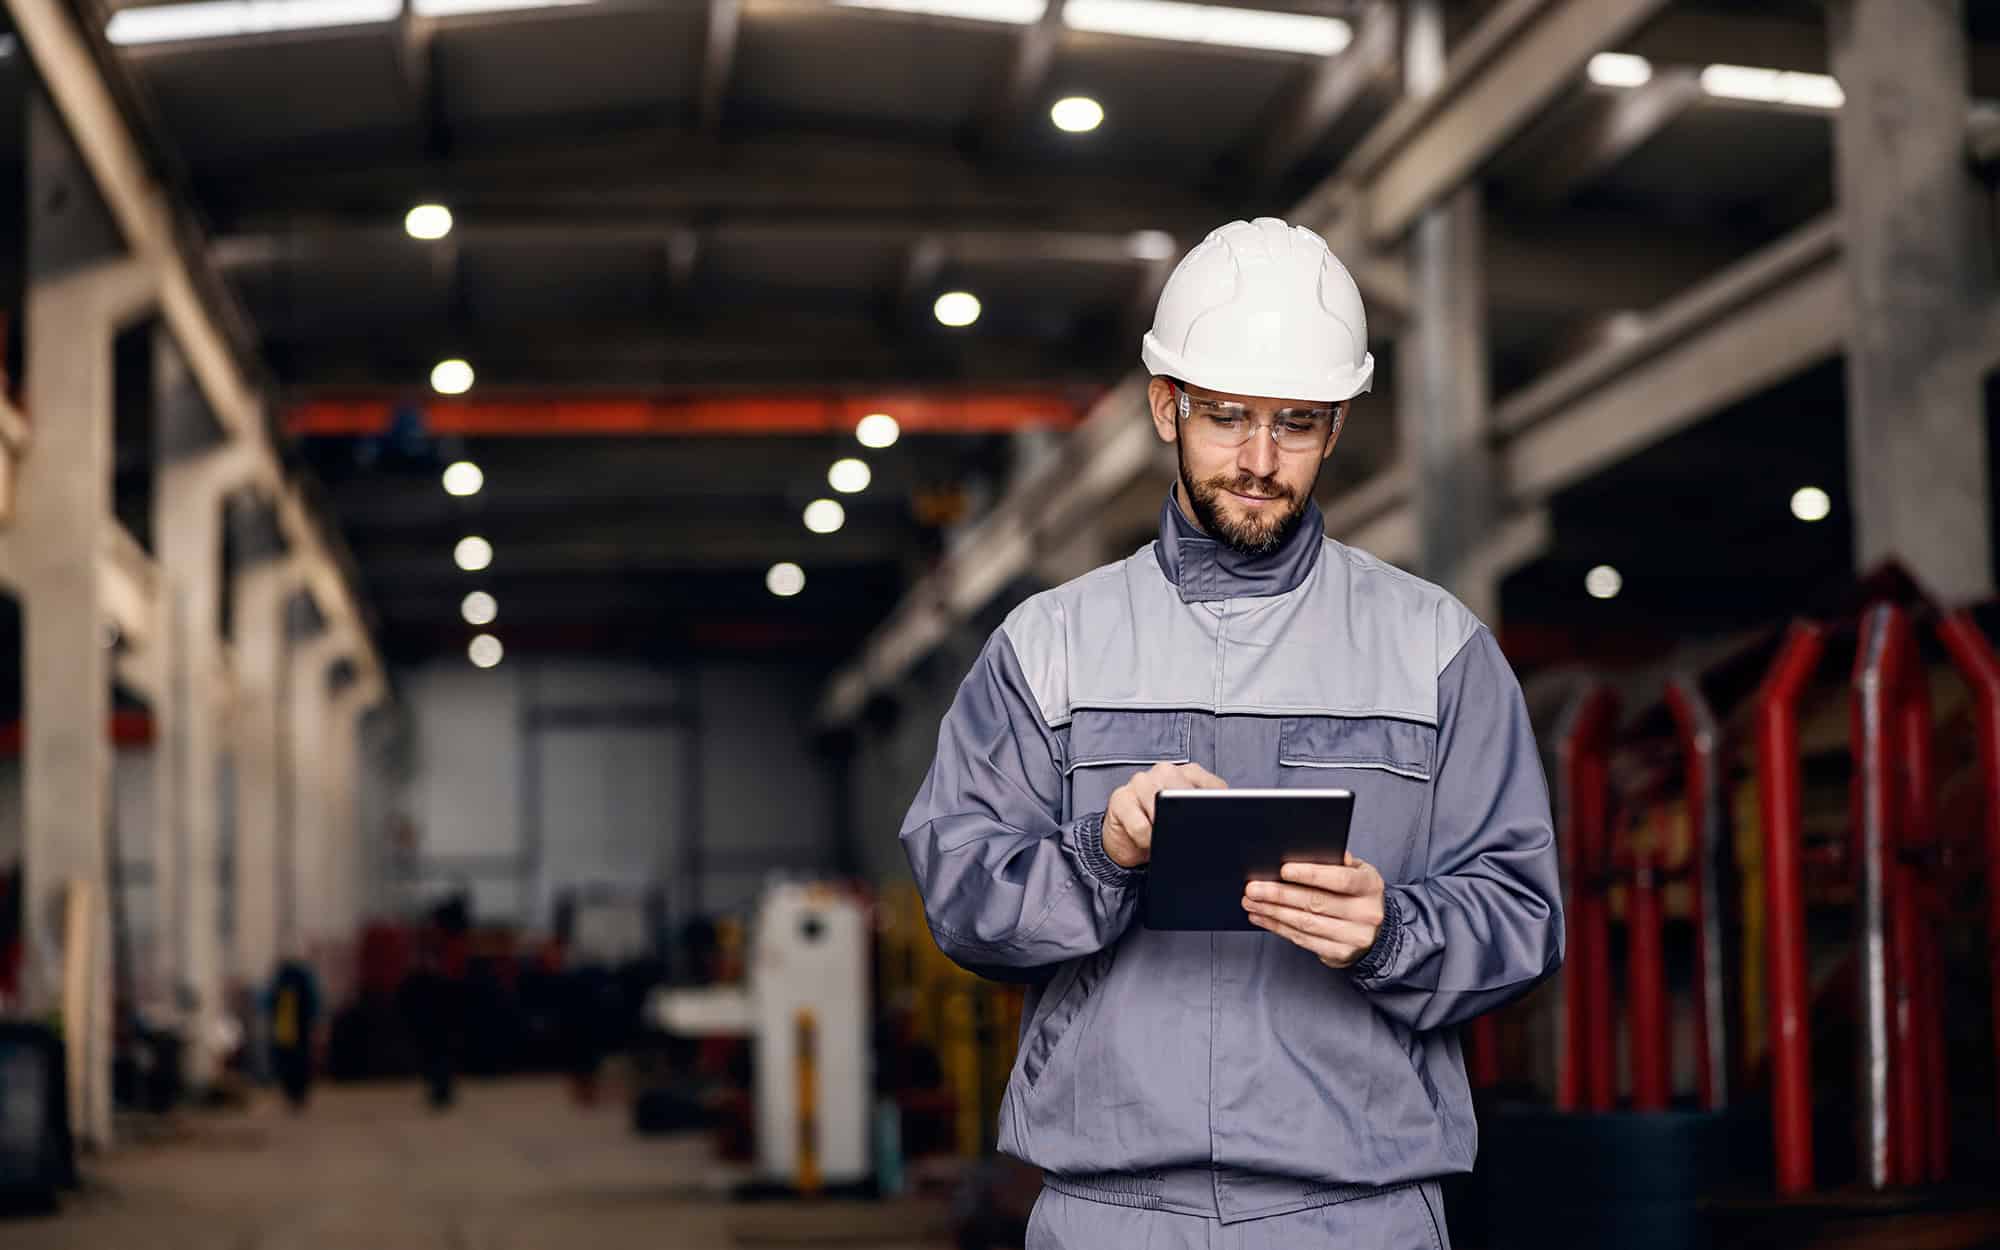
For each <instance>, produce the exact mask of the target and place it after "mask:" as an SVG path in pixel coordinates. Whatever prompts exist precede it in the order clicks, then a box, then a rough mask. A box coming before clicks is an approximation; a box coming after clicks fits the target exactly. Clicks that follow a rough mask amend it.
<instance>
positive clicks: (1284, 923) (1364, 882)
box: [1243, 851, 1383, 968]
mask: <svg viewBox="0 0 2000 1250" xmlns="http://www.w3.org/2000/svg"><path fill="white" fill-rule="evenodd" d="M1278 875H1279V876H1281V877H1283V878H1284V880H1283V881H1252V882H1250V883H1249V885H1247V886H1246V887H1244V891H1243V893H1244V897H1243V910H1245V911H1247V912H1249V913H1250V921H1251V923H1252V924H1255V925H1256V926H1257V927H1258V928H1260V929H1266V930H1269V931H1270V932H1272V933H1275V934H1277V935H1278V936H1279V937H1281V938H1284V939H1286V940H1287V941H1289V942H1291V943H1292V944H1293V945H1294V946H1298V947H1301V948H1303V949H1305V950H1308V951H1311V952H1312V953H1313V954H1315V955H1317V956H1319V961H1320V962H1321V963H1323V964H1325V965H1326V966H1327V967H1329V968H1346V967H1349V966H1351V965H1352V964H1354V963H1355V961H1357V960H1359V959H1360V958H1361V957H1362V956H1363V955H1366V954H1367V953H1368V951H1369V950H1370V948H1372V947H1373V946H1374V945H1375V935H1376V934H1377V933H1379V932H1381V929H1382V890H1383V885H1382V874H1381V873H1379V872H1377V871H1375V867H1374V865H1372V864H1369V863H1366V862H1364V861H1362V860H1359V859H1356V858H1355V857H1354V852H1352V851H1349V852H1348V853H1347V862H1346V864H1345V865H1338V864H1300V863H1292V864H1286V865H1284V867H1282V868H1281V869H1279V871H1278Z"/></svg>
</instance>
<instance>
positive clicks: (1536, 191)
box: [1508, 68, 1702, 206]
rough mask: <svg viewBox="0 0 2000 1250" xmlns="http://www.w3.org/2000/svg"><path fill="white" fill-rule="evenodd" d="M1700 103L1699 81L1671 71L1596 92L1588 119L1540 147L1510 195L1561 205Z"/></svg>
mask: <svg viewBox="0 0 2000 1250" xmlns="http://www.w3.org/2000/svg"><path fill="white" fill-rule="evenodd" d="M1701 98H1702V90H1701V81H1700V76H1699V75H1698V74H1697V73H1696V72H1695V71H1694V70H1692V69H1687V68H1672V69H1666V70H1662V71H1660V72H1658V73H1656V74H1654V76H1653V78H1652V80H1651V81H1650V82H1647V83H1646V84H1645V85H1643V86H1640V87H1636V88H1633V89H1631V90H1612V91H1606V92H1601V93H1600V98H1599V99H1598V100H1597V101H1596V102H1595V103H1596V104H1597V105H1598V107H1597V109H1596V110H1595V111H1594V112H1593V113H1592V115H1591V117H1590V120H1589V121H1587V122H1586V123H1585V124H1584V125H1583V126H1581V127H1579V128H1578V129H1576V130H1573V131H1566V132H1564V133H1563V134H1561V135H1560V136H1558V137H1557V138H1555V139H1553V140H1551V141H1550V142H1549V143H1547V144H1545V145H1542V150H1541V151H1540V152H1539V154H1538V157H1537V160H1536V162H1535V164H1534V166H1533V167H1531V168H1530V169H1529V171H1528V173H1527V174H1526V176H1525V177H1522V178H1518V179H1513V180H1510V182H1509V184H1508V187H1509V190H1510V191H1513V192H1515V193H1516V194H1518V195H1520V196H1521V197H1522V198H1523V199H1525V200H1527V201H1528V202H1530V203H1534V204H1541V205H1544V206H1553V205H1556V204H1560V203H1562V202H1564V201H1565V200H1567V199H1569V197H1570V196H1571V195H1572V194H1574V193H1575V192H1576V191H1577V190H1578V189H1579V188H1581V187H1584V186H1588V185H1589V184H1590V183H1592V182H1595V181H1596V180H1597V179H1599V178H1601V177H1603V176H1604V175H1605V174H1606V173H1607V172H1609V171H1610V170H1612V169H1614V168H1616V167H1617V166H1618V165H1619V164H1620V163H1621V162H1623V161H1624V160H1625V158H1626V157H1628V156H1630V155H1632V153H1634V152H1636V151H1638V150H1639V149H1640V148H1642V147H1644V146H1645V145H1646V144H1647V143H1649V142H1651V141H1652V139H1653V137H1654V136H1655V135H1658V134H1659V133H1660V132H1661V131H1663V130H1665V129H1666V128H1667V127H1668V126H1671V125H1673V124H1674V122H1675V121H1677V120H1679V119H1680V117H1681V116H1682V115H1683V114H1685V113H1686V112H1687V111H1688V110H1689V109H1691V108H1693V107H1694V106H1695V105H1696V104H1697V103H1699V102H1700V100H1701Z"/></svg>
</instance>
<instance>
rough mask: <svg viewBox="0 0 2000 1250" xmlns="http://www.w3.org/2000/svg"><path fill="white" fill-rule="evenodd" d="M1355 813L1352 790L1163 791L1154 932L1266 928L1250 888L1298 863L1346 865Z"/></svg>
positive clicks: (1148, 920) (1150, 873)
mask: <svg viewBox="0 0 2000 1250" xmlns="http://www.w3.org/2000/svg"><path fill="white" fill-rule="evenodd" d="M1353 816H1354V794H1353V792H1352V791H1349V790H1162V791H1160V794H1159V798H1158V799H1157V800H1155V802H1154V806H1153V858H1152V863H1151V865H1150V866H1149V867H1148V869H1147V870H1146V897H1145V901H1144V903H1143V904H1142V905H1141V912H1140V923H1141V924H1143V925H1145V926H1146V927H1147V928H1148V929H1207V930H1219V929H1240V930H1245V931H1250V932H1263V930H1261V929H1258V928H1257V926H1256V925H1254V924H1251V923H1250V917H1249V915H1248V914H1246V913H1245V912H1244V910H1243V887H1244V885H1245V884H1247V883H1248V882H1251V881H1276V880H1277V879H1278V868H1279V866H1280V865H1282V864H1286V863H1290V862H1292V861H1293V860H1303V861H1305V862H1306V863H1311V864H1339V863H1343V862H1345V857H1346V854H1347V827H1348V824H1349V822H1350V821H1351V820H1352V819H1353Z"/></svg>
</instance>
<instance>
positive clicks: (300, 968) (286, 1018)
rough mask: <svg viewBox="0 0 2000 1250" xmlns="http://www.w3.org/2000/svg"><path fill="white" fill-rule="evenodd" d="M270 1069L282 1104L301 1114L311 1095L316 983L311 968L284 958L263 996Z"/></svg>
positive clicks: (317, 1011) (309, 965)
mask: <svg viewBox="0 0 2000 1250" xmlns="http://www.w3.org/2000/svg"><path fill="white" fill-rule="evenodd" d="M267 1001H268V1003H269V1012H268V1014H269V1016H270V1022H269V1028H270V1038H271V1068H272V1071H273V1073H274V1074H275V1075H276V1076H277V1078H278V1088H279V1089H281V1090H283V1091H284V1095H285V1102H286V1104H287V1105H288V1106H290V1107H291V1109H292V1110H293V1111H295V1112H297V1111H303V1110H304V1109H305V1106H306V1101H307V1100H308V1099H309V1098H310V1097H311V1096H312V1074H313V1032H314V1029H315V1027H316V1026H317V1024H318V1021H319V980H318V978H317V977H316V976H314V975H313V970H312V965H311V964H308V963H307V962H306V961H305V960H303V959H299V958H296V957H288V958H287V959H285V961H284V962H283V963H281V964H279V965H278V971H277V975H276V976H274V977H272V979H271V986H270V990H269V992H268V994H267Z"/></svg>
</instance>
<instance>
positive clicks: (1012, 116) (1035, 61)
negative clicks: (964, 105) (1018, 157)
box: [974, 0, 1063, 153]
mask: <svg viewBox="0 0 2000 1250" xmlns="http://www.w3.org/2000/svg"><path fill="white" fill-rule="evenodd" d="M1062 16H1063V0H1048V7H1046V8H1044V9H1043V10H1042V16H1041V20H1040V21H1037V22H1033V23H1030V24H1029V25H1027V26H1024V27H1022V28H1021V34H1020V38H1019V39H1017V40H1016V41H1015V43H1014V54H1013V56H1012V57H1010V58H1009V59H1008V62H1007V69H1006V72H1005V73H1004V74H1002V75H1001V78H1000V81H999V84H998V85H997V86H996V87H995V88H994V90H993V92H992V93H991V94H990V95H989V96H988V97H987V99H986V103H985V105H984V107H983V108H982V109H981V110H980V115H979V117H978V119H977V120H976V122H975V123H974V124H975V126H976V133H975V136H974V144H975V146H976V147H977V148H978V149H979V150H980V151H982V152H986V153H993V152H997V151H999V150H1001V149H1002V148H1003V147H1005V146H1006V145H1007V143H1008V141H1009V140H1011V139H1012V138H1013V137H1014V135H1015V134H1016V132H1017V131H1019V129H1020V127H1021V123H1022V121H1023V120H1025V119H1026V117H1027V116H1028V114H1029V112H1030V111H1032V110H1033V109H1034V107H1035V105H1036V103H1037V102H1038V99H1039V97H1040V96H1041V94H1042V91H1043V88H1044V87H1045V86H1046V85H1047V83H1048V80H1049V67H1050V66H1052V65H1054V64H1055V60H1056V49H1057V48H1058V47H1060V46H1061V44H1062V31H1063V25H1062Z"/></svg>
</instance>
